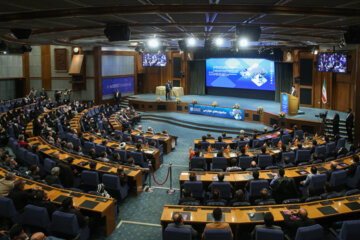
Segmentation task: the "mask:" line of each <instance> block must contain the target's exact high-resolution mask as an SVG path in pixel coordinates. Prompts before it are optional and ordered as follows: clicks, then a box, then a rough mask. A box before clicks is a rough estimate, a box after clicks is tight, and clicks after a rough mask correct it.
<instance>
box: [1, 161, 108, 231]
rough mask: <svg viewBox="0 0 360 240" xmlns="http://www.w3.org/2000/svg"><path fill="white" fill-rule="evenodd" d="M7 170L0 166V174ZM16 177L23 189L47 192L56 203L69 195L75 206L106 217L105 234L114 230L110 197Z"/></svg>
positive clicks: (49, 197)
mask: <svg viewBox="0 0 360 240" xmlns="http://www.w3.org/2000/svg"><path fill="white" fill-rule="evenodd" d="M6 173H8V171H7V170H5V169H3V168H1V167H0V176H1V177H4V176H5V175H6ZM16 179H22V180H24V181H25V183H26V184H25V189H34V188H38V189H41V190H44V191H45V192H46V193H47V196H48V199H49V200H50V201H51V202H52V203H55V204H57V205H60V204H61V202H62V200H63V199H64V198H65V197H71V198H72V199H73V203H74V206H75V207H79V208H80V209H83V210H86V211H91V212H96V213H99V214H100V216H101V217H105V219H106V236H109V235H110V234H111V233H112V232H113V231H114V230H115V202H114V199H112V198H105V197H101V196H95V195H90V194H86V193H80V192H74V191H71V190H67V189H60V188H55V187H52V186H49V185H46V184H43V183H39V182H36V181H32V180H29V179H25V178H22V177H19V176H16Z"/></svg>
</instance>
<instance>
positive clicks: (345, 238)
mask: <svg viewBox="0 0 360 240" xmlns="http://www.w3.org/2000/svg"><path fill="white" fill-rule="evenodd" d="M359 236H360V220H348V221H344V222H343V224H342V227H341V230H340V233H339V236H338V237H339V239H341V240H352V239H358V238H359Z"/></svg>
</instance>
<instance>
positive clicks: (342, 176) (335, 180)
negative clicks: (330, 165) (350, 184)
mask: <svg viewBox="0 0 360 240" xmlns="http://www.w3.org/2000/svg"><path fill="white" fill-rule="evenodd" d="M346 178H347V175H346V171H345V170H338V171H335V172H333V173H332V174H331V176H330V183H331V185H332V186H333V187H335V189H338V190H342V188H344V187H345V184H346Z"/></svg>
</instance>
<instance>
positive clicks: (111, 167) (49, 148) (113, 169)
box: [27, 137, 143, 195]
mask: <svg viewBox="0 0 360 240" xmlns="http://www.w3.org/2000/svg"><path fill="white" fill-rule="evenodd" d="M27 141H28V142H30V143H31V144H39V148H40V151H41V152H42V153H43V154H45V155H47V156H50V157H51V155H52V154H54V153H55V152H59V154H60V159H59V160H61V161H65V159H67V158H68V157H73V158H74V161H73V163H72V164H73V165H74V166H76V167H79V168H82V169H84V170H89V169H90V166H89V163H90V162H96V163H97V165H96V171H98V172H102V173H109V174H116V173H117V167H118V166H123V167H124V170H125V171H126V172H127V173H126V175H127V176H128V177H130V178H133V179H134V181H135V182H136V194H137V195H140V193H142V187H143V186H142V185H143V184H142V171H141V169H134V168H131V167H129V166H126V165H120V164H115V163H105V162H100V161H96V160H92V159H90V158H86V157H83V156H79V155H76V154H72V153H68V152H66V151H64V150H62V149H60V148H57V147H55V146H53V145H51V144H49V143H48V142H46V141H45V140H44V139H42V138H41V137H34V138H29V139H28V140H27ZM103 167H105V168H107V170H103V169H104V168H103Z"/></svg>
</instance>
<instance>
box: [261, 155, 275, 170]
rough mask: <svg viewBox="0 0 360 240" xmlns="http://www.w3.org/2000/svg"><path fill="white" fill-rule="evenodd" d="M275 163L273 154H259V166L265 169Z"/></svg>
mask: <svg viewBox="0 0 360 240" xmlns="http://www.w3.org/2000/svg"><path fill="white" fill-rule="evenodd" d="M272 165H273V159H272V156H271V155H259V156H258V166H259V167H260V168H261V169H264V168H266V167H268V166H272Z"/></svg>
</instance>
